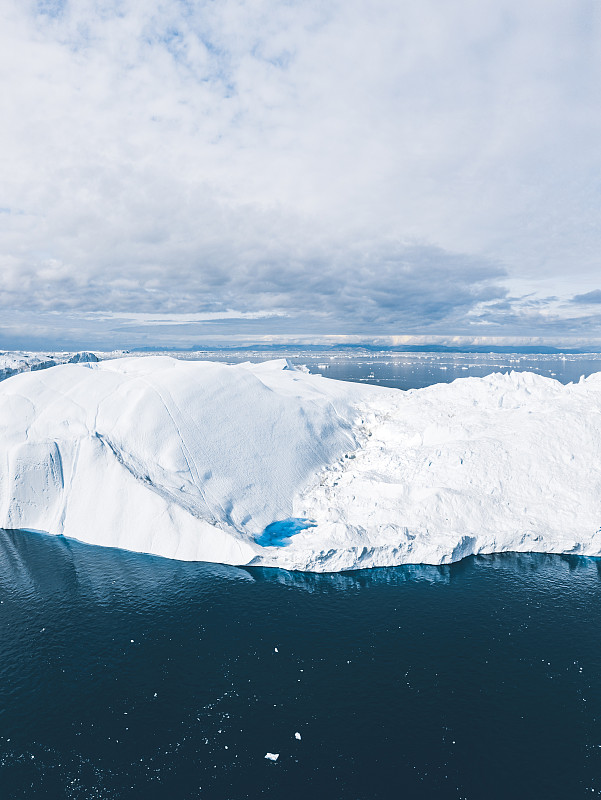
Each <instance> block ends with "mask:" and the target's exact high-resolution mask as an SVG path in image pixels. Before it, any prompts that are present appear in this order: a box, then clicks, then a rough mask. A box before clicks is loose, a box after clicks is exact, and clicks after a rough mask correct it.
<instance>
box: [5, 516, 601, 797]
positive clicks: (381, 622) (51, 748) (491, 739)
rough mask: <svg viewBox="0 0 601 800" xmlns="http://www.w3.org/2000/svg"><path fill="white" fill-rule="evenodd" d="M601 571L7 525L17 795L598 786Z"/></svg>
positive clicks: (572, 791)
mask: <svg viewBox="0 0 601 800" xmlns="http://www.w3.org/2000/svg"><path fill="white" fill-rule="evenodd" d="M600 573H601V562H600V561H598V560H595V559H586V558H581V557H573V556H566V557H561V556H544V555H543V556H541V555H523V554H521V555H518V554H505V555H502V556H487V557H477V558H474V557H472V558H469V559H466V560H465V561H462V562H461V563H458V564H454V565H452V566H445V567H431V566H422V567H419V566H415V567H397V568H390V569H375V570H364V571H359V572H352V573H343V574H329V575H316V574H303V573H291V572H285V571H280V570H274V569H257V568H255V569H240V568H232V567H225V566H216V565H208V564H202V563H197V564H193V563H192V564H191V563H182V562H175V561H168V560H165V559H159V558H155V557H152V556H144V555H139V554H133V553H127V552H123V551H118V550H111V549H105V548H94V547H91V546H88V545H83V544H80V543H77V542H73V541H67V540H65V539H63V538H59V537H57V538H55V537H49V536H46V535H43V534H38V533H26V532H21V531H12V532H8V531H1V532H0V601H1V602H0V625H1V630H2V636H1V638H0V796H1V797H2V798H3V800H7V799H8V798H27V799H28V800H29V799H30V798H38V797H39V798H63V797H64V798H102V799H103V800H108V799H109V798H148V799H149V800H150V799H151V798H177V800H184V799H186V798H198V797H204V798H210V799H211V800H214V799H215V800H217V799H218V798H228V799H230V800H233V799H235V798H257V797H262V796H270V797H276V798H306V797H307V796H310V797H311V796H312V797H324V798H350V799H351V800H353V799H356V800H364V799H365V798H391V797H392V798H395V797H398V798H474V800H479V799H480V798H503V800H505V798H510V797H511V798H558V799H559V798H561V800H566V798H579V797H590V796H594V795H598V794H600V793H601V575H600ZM296 734H300V739H298V738H297V736H296ZM268 752H269V753H277V754H279V758H278V760H277V761H276V762H272V761H270V760H267V759H266V758H265V755H266V753H268Z"/></svg>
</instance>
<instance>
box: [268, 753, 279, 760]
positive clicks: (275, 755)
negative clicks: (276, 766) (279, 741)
mask: <svg viewBox="0 0 601 800" xmlns="http://www.w3.org/2000/svg"><path fill="white" fill-rule="evenodd" d="M279 757H280V754H279V753H265V758H266V759H268V761H277V760H278V758H279Z"/></svg>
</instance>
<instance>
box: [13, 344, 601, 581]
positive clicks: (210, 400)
mask: <svg viewBox="0 0 601 800" xmlns="http://www.w3.org/2000/svg"><path fill="white" fill-rule="evenodd" d="M600 455H601V373H600V374H598V375H593V376H591V377H590V378H588V379H587V380H582V381H581V382H580V383H578V384H570V385H568V386H563V385H561V384H560V383H558V382H557V381H555V380H552V379H549V378H542V377H540V376H537V375H534V374H531V373H511V374H508V375H507V374H498V373H497V374H493V375H490V376H488V377H486V378H464V379H461V380H457V381H455V382H454V383H452V384H438V385H436V386H431V387H428V388H426V389H419V390H412V391H408V392H402V391H399V390H395V389H384V388H380V387H375V386H366V385H359V384H352V383H346V382H341V381H334V380H329V379H326V378H322V377H321V376H318V375H309V374H307V373H305V372H301V371H297V370H294V369H292V368H290V366H289V365H288V364H287V363H286V362H285V361H272V362H266V363H264V364H258V365H251V364H242V365H237V366H226V365H223V364H218V363H212V362H195V361H179V360H176V359H173V358H169V357H164V356H161V357H151V356H149V357H144V358H123V359H115V360H110V361H102V362H99V363H74V364H66V365H63V366H57V367H53V368H52V369H47V370H44V371H42V372H39V371H38V372H27V373H23V374H20V375H16V376H14V377H12V378H10V379H9V380H6V381H4V382H3V383H2V384H1V385H0V526H1V527H5V528H18V529H30V530H31V529H33V530H41V531H47V532H48V533H51V534H63V535H65V536H68V537H72V538H76V539H79V540H81V541H84V542H89V543H93V544H99V545H106V546H113V547H122V548H126V549H129V550H136V551H140V552H146V553H154V554H157V555H161V556H166V557H169V558H178V559H184V560H205V561H218V562H223V563H227V564H238V565H249V564H252V565H262V566H278V567H284V568H286V569H297V570H311V571H338V570H348V569H356V568H363V567H371V566H384V565H396V564H405V563H429V564H441V563H448V562H450V561H454V560H458V559H460V558H462V557H464V556H466V555H470V554H472V553H491V552H500V551H507V550H516V551H534V552H554V553H579V554H584V555H595V556H596V555H601V530H600V526H601V459H600Z"/></svg>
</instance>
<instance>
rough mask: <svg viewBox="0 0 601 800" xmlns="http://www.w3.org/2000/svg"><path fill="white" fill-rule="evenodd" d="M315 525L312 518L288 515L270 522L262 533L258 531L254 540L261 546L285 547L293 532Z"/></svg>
mask: <svg viewBox="0 0 601 800" xmlns="http://www.w3.org/2000/svg"><path fill="white" fill-rule="evenodd" d="M316 525H317V523H316V522H314V521H313V520H312V519H304V518H303V517H289V518H288V519H280V520H277V521H276V522H272V523H270V524H269V525H268V526H267V527H266V528H265V530H264V531H263V533H260V534H259V535H258V536H257V538H256V539H255V542H256V543H257V544H260V545H261V547H285V546H286V545H287V544H288V540H289V539H290V538H291V537H292V536H294V534H295V533H299V532H300V531H304V530H305V529H306V528H314V527H315V526H316Z"/></svg>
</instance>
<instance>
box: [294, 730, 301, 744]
mask: <svg viewBox="0 0 601 800" xmlns="http://www.w3.org/2000/svg"><path fill="white" fill-rule="evenodd" d="M294 738H295V739H298V740H299V742H300V740H301V735H300V733H299V732H298V731H297V732H296V733H295V734H294Z"/></svg>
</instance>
